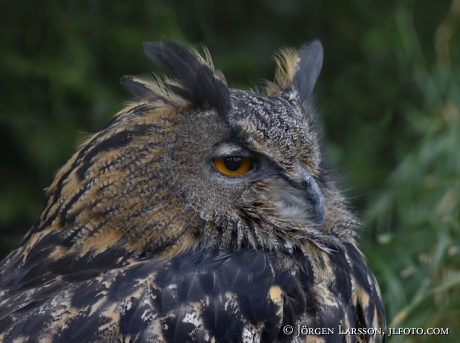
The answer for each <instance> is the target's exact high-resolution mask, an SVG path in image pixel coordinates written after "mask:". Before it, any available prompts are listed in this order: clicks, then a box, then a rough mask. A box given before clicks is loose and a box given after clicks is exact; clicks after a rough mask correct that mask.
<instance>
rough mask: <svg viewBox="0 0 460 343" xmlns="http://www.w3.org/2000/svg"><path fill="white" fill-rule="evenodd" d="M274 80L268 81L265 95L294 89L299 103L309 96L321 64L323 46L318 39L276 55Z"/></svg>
mask: <svg viewBox="0 0 460 343" xmlns="http://www.w3.org/2000/svg"><path fill="white" fill-rule="evenodd" d="M275 60H276V64H277V69H276V73H275V82H274V83H270V82H269V83H268V84H267V89H266V93H267V95H280V94H281V93H283V92H284V91H289V90H291V89H295V90H296V91H297V95H298V97H299V102H300V104H303V103H305V102H306V101H308V100H309V99H310V97H311V94H312V92H313V88H314V86H315V84H316V80H317V79H318V76H319V72H320V71H321V67H322V65H323V47H322V45H321V43H320V42H319V41H318V40H315V41H313V42H312V43H310V44H305V45H303V46H302V47H301V48H300V50H299V51H296V50H293V49H285V50H282V51H281V52H280V53H279V54H278V55H277V56H276V57H275Z"/></svg>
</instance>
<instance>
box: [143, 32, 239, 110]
mask: <svg viewBox="0 0 460 343" xmlns="http://www.w3.org/2000/svg"><path fill="white" fill-rule="evenodd" d="M144 51H145V53H146V55H147V56H148V57H149V58H150V59H151V60H153V61H155V62H159V63H161V64H162V65H164V66H165V67H166V68H168V69H170V70H172V71H173V72H174V73H175V76H176V77H177V79H178V81H179V82H180V85H177V84H174V83H172V84H171V83H166V87H168V88H169V89H170V90H171V91H172V92H175V93H177V94H178V95H179V96H182V97H185V98H186V99H187V100H189V101H190V102H192V103H193V104H194V105H196V106H209V107H212V108H215V109H217V111H218V112H219V113H222V114H224V113H226V112H228V111H229V110H230V92H229V90H228V87H227V85H226V83H225V80H224V79H223V77H222V76H221V74H219V73H216V72H214V70H213V68H212V64H211V63H207V62H206V61H205V60H204V59H203V58H202V57H201V56H199V54H198V53H196V52H193V51H191V50H189V49H187V48H185V47H184V46H182V45H180V44H178V43H176V42H173V41H170V40H166V41H163V42H155V43H154V42H146V43H144ZM207 57H208V59H209V54H207ZM141 90H142V89H141Z"/></svg>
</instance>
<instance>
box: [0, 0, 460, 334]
mask: <svg viewBox="0 0 460 343" xmlns="http://www.w3.org/2000/svg"><path fill="white" fill-rule="evenodd" d="M459 21H460V0H453V1H450V0H441V1H433V0H419V1H415V0H413V1H408V0H390V1H369V0H348V1H343V0H311V1H309V0H283V1H279V0H268V1H262V0H258V1H257V0H236V1H230V0H228V1H212V0H190V1H185V0H176V1H166V0H161V1H147V0H144V1H137V0H135V1H120V0H111V1H108V0H107V1H89V0H87V1H76V0H75V1H65V0H61V1H51V0H49V1H47V0H42V1H20V0H18V1H13V0H7V1H5V0H0V25H1V32H0V37H1V42H0V147H1V156H0V160H1V169H0V172H1V174H0V257H3V256H5V255H6V254H7V253H8V251H10V250H11V249H12V248H13V247H14V246H15V244H16V243H17V241H18V240H19V239H20V238H21V237H22V235H23V234H24V233H25V231H26V230H28V228H29V227H30V226H31V225H32V223H33V222H34V220H35V218H36V217H37V216H38V215H39V213H40V209H41V206H42V202H43V189H44V188H45V187H47V186H48V185H49V183H50V182H51V180H52V177H53V175H54V173H55V172H56V170H57V169H58V168H59V167H60V166H61V165H62V164H64V163H65V161H66V160H67V159H68V158H69V157H70V155H71V154H72V152H73V151H74V150H75V148H76V146H77V145H78V143H79V142H80V141H81V140H82V138H83V137H84V136H85V133H88V132H96V131H97V130H99V129H100V128H102V126H103V125H104V123H105V122H106V121H107V120H108V119H109V118H110V117H111V116H112V115H113V114H114V113H116V112H117V111H118V110H120V109H121V108H122V106H123V105H122V104H123V102H124V101H127V100H130V99H131V97H130V95H128V94H126V93H125V92H124V91H123V89H122V88H121V86H120V85H119V79H120V78H121V77H122V76H123V75H125V74H140V73H145V72H149V71H158V68H157V67H156V66H154V65H152V63H151V62H150V61H149V60H148V58H147V57H146V56H144V54H143V52H142V42H144V41H149V40H150V41H155V40H159V39H161V38H162V37H167V38H173V39H176V40H179V41H181V42H184V43H186V44H188V45H192V46H194V47H197V48H199V47H200V45H206V46H207V47H208V48H209V50H210V51H211V53H212V55H213V59H214V64H215V66H216V67H217V68H218V69H220V70H222V71H223V72H224V74H225V75H226V78H227V81H228V83H229V85H230V86H231V87H234V88H246V89H247V88H249V87H252V86H254V85H256V84H261V80H262V79H272V78H273V73H274V66H275V64H274V62H273V59H272V55H273V52H275V51H277V50H278V49H280V48H282V47H299V46H300V45H301V44H302V43H304V42H308V41H310V40H312V39H320V40H321V42H322V43H323V46H324V50H325V61H324V65H323V71H322V73H321V75H320V78H319V82H318V84H317V87H316V91H315V94H316V103H317V107H318V110H319V112H320V113H321V117H320V126H321V128H322V137H323V140H324V142H325V143H326V144H327V149H326V153H327V155H328V157H329V159H330V161H331V162H332V163H333V164H334V165H335V166H336V170H337V174H338V175H340V177H341V182H342V185H343V187H344V188H345V189H346V191H347V194H348V196H349V198H350V205H351V206H352V207H353V208H354V209H355V211H356V212H357V213H358V214H359V216H360V217H361V218H362V219H363V221H364V223H365V225H364V226H363V228H362V229H360V236H361V240H360V245H361V247H362V249H363V251H364V252H365V254H366V256H367V257H368V259H369V263H370V265H371V267H372V269H373V270H374V271H375V274H376V276H377V278H378V280H379V283H380V285H381V289H382V292H383V297H384V299H385V304H386V308H387V318H388V322H389V324H390V326H391V327H398V326H399V327H403V328H410V327H424V328H428V327H442V328H449V329H450V335H449V336H444V337H440V336H398V337H393V338H392V339H391V340H390V342H403V341H404V342H435V341H437V342H439V341H442V342H448V341H450V342H457V339H458V336H459V335H460V330H459V326H460V324H459V319H458V318H459V317H460V238H459V237H460V221H459V206H460V205H459V201H460V181H459V180H460V152H459V151H460V85H459V83H460V82H459V80H460V70H459V62H460V33H459V31H460V29H458V23H459Z"/></svg>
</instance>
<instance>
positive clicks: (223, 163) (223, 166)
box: [214, 156, 252, 176]
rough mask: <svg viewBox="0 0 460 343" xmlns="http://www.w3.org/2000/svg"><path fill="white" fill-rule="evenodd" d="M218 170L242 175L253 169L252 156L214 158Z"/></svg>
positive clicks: (229, 174)
mask: <svg viewBox="0 0 460 343" xmlns="http://www.w3.org/2000/svg"><path fill="white" fill-rule="evenodd" d="M214 165H215V166H216V168H217V170H218V171H220V172H221V173H222V174H224V175H228V176H240V175H243V174H246V173H247V172H248V171H250V170H251V169H252V158H251V157H248V156H230V157H221V158H216V159H214Z"/></svg>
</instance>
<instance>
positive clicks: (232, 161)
mask: <svg viewBox="0 0 460 343" xmlns="http://www.w3.org/2000/svg"><path fill="white" fill-rule="evenodd" d="M242 163H243V159H242V158H241V157H226V158H224V165H225V167H226V168H227V169H228V170H230V171H237V170H238V169H240V168H241V165H242Z"/></svg>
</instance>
